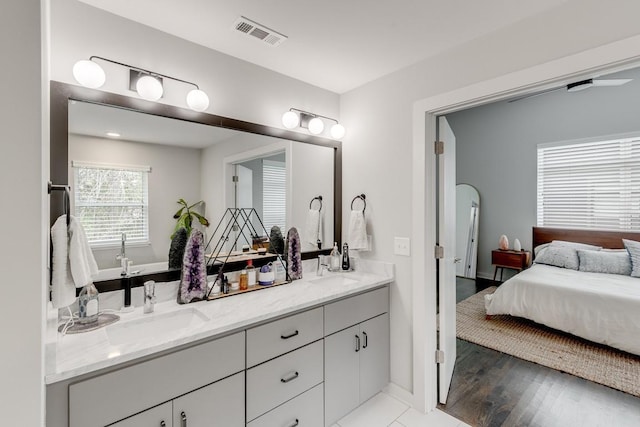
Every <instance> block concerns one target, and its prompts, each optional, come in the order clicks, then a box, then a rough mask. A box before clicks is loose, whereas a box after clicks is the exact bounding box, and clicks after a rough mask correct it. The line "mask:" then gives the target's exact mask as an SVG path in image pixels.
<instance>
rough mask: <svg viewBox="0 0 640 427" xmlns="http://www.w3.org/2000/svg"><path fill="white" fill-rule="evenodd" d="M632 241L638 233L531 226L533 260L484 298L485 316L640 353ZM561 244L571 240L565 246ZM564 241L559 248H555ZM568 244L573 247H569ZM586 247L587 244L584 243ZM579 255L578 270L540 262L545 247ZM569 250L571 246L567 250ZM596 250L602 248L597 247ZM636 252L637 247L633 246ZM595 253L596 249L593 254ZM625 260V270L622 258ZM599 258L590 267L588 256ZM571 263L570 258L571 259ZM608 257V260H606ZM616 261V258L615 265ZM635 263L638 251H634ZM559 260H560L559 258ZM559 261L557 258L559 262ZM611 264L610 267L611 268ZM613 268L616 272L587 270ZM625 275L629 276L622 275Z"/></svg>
mask: <svg viewBox="0 0 640 427" xmlns="http://www.w3.org/2000/svg"><path fill="white" fill-rule="evenodd" d="M623 239H628V240H631V241H636V242H639V243H638V248H640V233H629V232H606V231H586V230H567V229H554V228H541V227H534V228H533V247H534V248H539V252H538V254H537V255H534V257H539V260H538V261H539V262H538V263H536V262H535V259H536V258H534V264H533V265H532V266H531V268H529V269H526V270H524V271H522V272H520V273H518V274H517V275H515V276H514V277H512V278H510V279H509V280H507V281H506V282H504V283H503V284H502V285H501V286H500V287H499V288H498V289H497V290H496V291H495V292H494V293H493V294H491V295H487V296H486V297H485V307H486V311H487V316H488V317H489V318H490V316H492V315H504V314H507V315H511V316H518V317H523V318H526V319H530V320H533V321H534V322H537V323H540V324H543V325H546V326H549V327H551V328H554V329H558V330H561V331H565V332H568V333H570V334H573V335H576V336H579V337H582V338H585V339H588V340H590V341H593V342H596V343H600V344H605V345H608V346H611V347H615V348H617V349H620V350H624V351H627V352H629V353H632V354H637V355H640V278H638V277H632V276H631V275H629V274H631V271H633V272H634V274H637V273H638V272H640V265H637V264H640V263H638V262H636V265H635V267H636V268H637V269H636V268H633V262H632V260H633V258H634V257H633V255H636V249H635V243H633V242H631V243H629V242H627V245H629V246H634V247H630V248H629V251H630V252H631V255H632V256H629V253H630V252H628V251H627V250H626V249H625V244H624V243H623ZM566 242H572V244H568V243H566ZM562 245H564V246H565V247H564V248H560V249H558V248H559V247H560V246H562ZM572 245H573V246H572ZM589 245H591V246H589ZM548 248H552V249H553V250H554V251H562V252H563V253H567V254H571V256H573V252H572V250H574V251H575V253H576V256H578V255H579V257H578V258H577V259H578V262H580V261H583V267H584V268H583V270H588V271H580V268H579V266H578V268H577V269H573V268H574V267H576V266H575V265H573V264H572V263H567V264H571V265H564V266H563V267H564V268H562V267H558V266H554V265H546V264H541V263H540V261H541V262H546V261H545V260H544V259H543V258H545V257H547V255H546V253H545V252H544V251H545V249H547V250H548ZM567 248H571V249H567ZM600 248H602V249H600ZM638 250H640V249H638ZM596 252H600V253H596ZM625 256H626V257H627V260H628V263H629V265H628V270H625V269H626V268H627V266H626V265H623V264H624V263H625V262H627V261H625V260H624V257H625ZM593 259H599V260H602V259H604V260H605V262H604V263H602V262H601V263H600V264H601V265H600V267H599V268H598V269H593V268H590V264H589V262H590V260H593ZM571 260H572V262H574V260H573V258H571ZM608 260H614V261H611V262H607V261H608ZM618 261H620V262H621V264H620V265H617V264H616V263H618ZM638 261H640V255H638ZM563 262H564V261H563ZM560 264H562V262H561V263H560ZM614 267H615V268H614ZM602 269H604V270H606V271H609V270H611V271H616V269H619V270H620V271H617V273H618V274H611V272H609V273H601V272H593V271H594V270H595V271H599V270H602ZM624 273H629V274H624Z"/></svg>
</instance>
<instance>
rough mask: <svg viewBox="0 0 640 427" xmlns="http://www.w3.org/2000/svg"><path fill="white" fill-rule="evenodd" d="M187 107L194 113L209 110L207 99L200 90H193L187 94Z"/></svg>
mask: <svg viewBox="0 0 640 427" xmlns="http://www.w3.org/2000/svg"><path fill="white" fill-rule="evenodd" d="M187 105H188V106H189V108H191V109H192V110H194V111H204V110H206V109H207V108H209V97H208V96H207V94H206V93H204V92H203V91H201V90H200V89H194V90H192V91H191V92H189V93H188V94H187Z"/></svg>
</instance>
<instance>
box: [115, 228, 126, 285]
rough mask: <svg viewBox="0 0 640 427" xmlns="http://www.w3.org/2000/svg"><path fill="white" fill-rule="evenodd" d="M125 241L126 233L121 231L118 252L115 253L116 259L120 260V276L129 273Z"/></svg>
mask: <svg viewBox="0 0 640 427" xmlns="http://www.w3.org/2000/svg"><path fill="white" fill-rule="evenodd" d="M126 241H127V233H122V240H121V243H120V253H119V254H118V255H116V259H117V260H118V261H120V266H121V267H122V271H121V272H120V275H121V276H126V275H127V274H129V258H127V251H126V249H127V248H126V245H125V242H126Z"/></svg>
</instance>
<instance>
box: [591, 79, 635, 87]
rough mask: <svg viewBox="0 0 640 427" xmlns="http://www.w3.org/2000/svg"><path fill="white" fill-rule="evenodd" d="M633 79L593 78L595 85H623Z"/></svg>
mask: <svg viewBox="0 0 640 427" xmlns="http://www.w3.org/2000/svg"><path fill="white" fill-rule="evenodd" d="M631 80H633V79H593V85H594V86H622V85H623V84H626V83H629V82H630V81H631Z"/></svg>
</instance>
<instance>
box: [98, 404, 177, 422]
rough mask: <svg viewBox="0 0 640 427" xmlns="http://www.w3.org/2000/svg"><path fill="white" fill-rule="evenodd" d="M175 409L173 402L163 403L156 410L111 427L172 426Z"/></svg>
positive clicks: (150, 410)
mask: <svg viewBox="0 0 640 427" xmlns="http://www.w3.org/2000/svg"><path fill="white" fill-rule="evenodd" d="M172 414H173V408H172V405H171V402H167V403H163V404H162V405H159V406H156V407H155V408H151V409H148V410H146V411H144V412H142V413H141V414H138V415H134V416H133V417H129V418H127V419H126V420H122V421H120V422H119V423H115V424H111V425H110V426H109V427H160V426H162V425H163V424H162V423H164V425H165V426H167V427H168V426H170V425H171V423H172V420H171V417H172Z"/></svg>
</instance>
